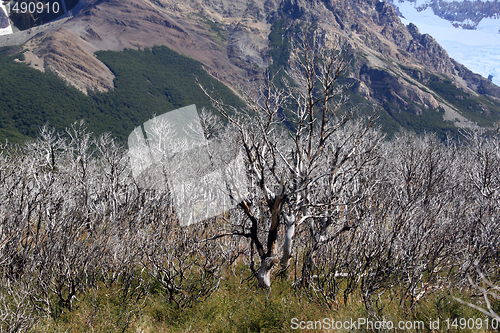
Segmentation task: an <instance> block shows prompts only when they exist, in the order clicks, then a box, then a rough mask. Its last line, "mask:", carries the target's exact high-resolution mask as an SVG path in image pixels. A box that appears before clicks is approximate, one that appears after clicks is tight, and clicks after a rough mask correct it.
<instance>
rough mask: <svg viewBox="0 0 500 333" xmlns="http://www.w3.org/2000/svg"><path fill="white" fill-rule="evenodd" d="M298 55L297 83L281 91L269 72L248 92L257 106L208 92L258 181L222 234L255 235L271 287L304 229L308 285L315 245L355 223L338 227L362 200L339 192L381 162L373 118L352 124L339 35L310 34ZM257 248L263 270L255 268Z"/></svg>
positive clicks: (263, 279)
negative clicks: (341, 215)
mask: <svg viewBox="0 0 500 333" xmlns="http://www.w3.org/2000/svg"><path fill="white" fill-rule="evenodd" d="M293 59H294V61H293V64H292V65H291V67H290V68H289V70H288V71H287V74H288V75H289V77H291V78H292V79H293V81H294V84H292V83H289V82H286V81H285V82H284V84H285V86H286V88H285V89H277V87H276V85H275V84H274V82H273V80H274V78H268V80H267V81H266V84H265V85H264V86H261V87H258V88H256V90H254V91H252V92H250V93H245V94H244V99H245V102H246V104H247V105H248V106H249V110H236V109H235V108H232V107H231V106H227V105H224V104H223V103H222V102H221V101H220V100H218V99H217V98H215V97H212V95H211V94H210V93H209V92H208V91H207V90H205V92H206V93H207V95H208V96H209V97H210V98H211V100H212V102H213V105H214V107H215V108H216V109H217V110H218V111H219V112H220V113H221V114H222V115H223V116H224V117H225V118H226V119H227V121H228V122H229V126H230V129H229V130H230V131H232V132H234V133H236V135H237V143H238V144H239V145H240V147H241V149H242V151H243V153H244V156H245V159H246V163H247V166H248V174H249V177H250V179H251V180H250V183H251V184H250V189H249V190H250V191H249V192H250V194H249V196H248V197H246V198H245V199H244V200H243V201H242V202H241V203H240V205H239V208H240V209H241V210H242V211H243V212H244V218H242V219H241V221H239V222H238V223H236V224H235V223H234V221H233V223H232V225H231V226H230V230H229V231H228V232H225V233H223V234H221V236H222V235H237V236H241V237H245V238H248V239H249V241H250V248H251V254H252V258H251V266H250V267H251V269H252V270H253V272H254V274H255V276H256V277H257V279H258V282H259V285H260V286H263V287H269V286H270V284H271V272H272V269H273V267H274V265H275V263H276V262H278V261H280V262H281V269H282V270H286V269H287V267H288V265H289V261H290V259H291V257H292V254H293V248H294V246H293V242H294V239H295V238H296V235H297V234H298V235H300V238H303V237H307V238H308V240H309V239H310V240H311V241H312V243H311V242H305V243H302V244H305V245H306V246H307V247H310V249H309V250H308V251H309V252H310V254H308V255H307V258H306V259H305V264H304V266H303V270H302V274H301V283H302V284H304V285H307V283H308V280H309V275H310V272H309V270H310V269H309V266H308V265H310V261H311V260H312V257H311V256H312V252H314V251H315V247H317V246H318V244H321V243H324V242H329V241H330V238H331V237H336V236H337V235H339V234H340V233H341V232H342V231H347V230H350V229H351V228H352V227H354V226H353V225H338V223H337V222H338V221H337V219H336V216H337V214H338V210H339V207H340V206H344V205H349V204H350V203H351V201H355V200H357V198H356V197H349V198H345V197H340V196H339V195H338V193H339V192H340V191H342V188H343V187H344V186H346V184H347V183H350V182H351V181H352V177H353V175H355V174H356V173H357V172H359V171H360V170H361V169H363V168H364V167H365V166H366V165H367V164H369V163H371V162H372V161H373V160H374V156H373V155H372V152H374V151H375V150H376V149H377V146H378V145H379V144H380V142H381V139H382V135H380V134H378V133H377V132H375V131H372V130H371V129H370V126H371V125H372V122H373V118H372V119H370V120H368V123H363V122H352V115H353V110H351V109H349V108H343V106H344V105H345V101H346V100H347V95H346V89H347V88H348V85H345V84H340V83H339V78H340V77H341V75H342V74H343V73H344V72H345V70H346V69H347V66H348V61H347V60H346V57H345V55H344V54H343V53H341V52H340V51H339V47H338V44H335V43H334V42H333V39H332V38H329V37H328V36H320V35H319V34H313V35H307V34H305V36H304V40H303V46H302V49H300V50H298V51H296V52H295V53H294V56H293ZM295 84H296V85H295ZM202 88H203V87H202ZM203 89H204V88H203ZM285 123H286V124H287V126H285V125H284V124H285ZM346 127H349V128H350V129H351V131H345V130H344V129H345V128H346ZM281 226H282V227H281ZM283 228H284V230H282V229H283ZM280 232H281V237H282V239H283V240H282V242H283V243H282V246H281V255H280V254H278V252H279V250H278V249H277V247H278V242H279V240H280ZM304 233H307V234H308V235H307V236H304ZM255 251H256V253H257V254H258V257H259V259H260V268H259V269H258V270H254V268H253V265H254V264H253V262H254V259H253V258H254V252H255ZM279 256H281V258H278V257H279Z"/></svg>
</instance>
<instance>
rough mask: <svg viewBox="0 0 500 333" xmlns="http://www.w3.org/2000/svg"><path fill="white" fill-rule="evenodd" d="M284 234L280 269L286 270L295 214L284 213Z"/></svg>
mask: <svg viewBox="0 0 500 333" xmlns="http://www.w3.org/2000/svg"><path fill="white" fill-rule="evenodd" d="M285 221H286V234H285V242H284V243H283V256H282V257H281V271H282V272H283V271H286V270H287V269H288V266H289V265H290V259H291V258H292V247H293V236H294V235H295V215H293V214H292V215H285Z"/></svg>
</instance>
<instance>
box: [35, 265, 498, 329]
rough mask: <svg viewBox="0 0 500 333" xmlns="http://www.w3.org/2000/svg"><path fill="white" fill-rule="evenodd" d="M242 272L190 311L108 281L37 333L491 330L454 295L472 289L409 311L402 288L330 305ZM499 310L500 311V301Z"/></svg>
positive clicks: (437, 296)
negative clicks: (376, 326) (380, 327)
mask: <svg viewBox="0 0 500 333" xmlns="http://www.w3.org/2000/svg"><path fill="white" fill-rule="evenodd" d="M235 271H236V273H235V274H229V275H228V276H227V277H226V278H225V279H224V280H222V281H221V286H220V288H219V289H218V290H217V291H216V292H215V293H214V294H213V295H212V296H210V297H208V298H207V299H206V300H204V301H199V302H197V303H194V305H193V306H191V307H186V308H179V307H178V306H177V305H176V304H175V303H169V302H168V301H167V300H166V298H165V297H164V296H163V295H162V294H161V293H159V292H157V291H156V290H155V288H154V287H152V288H150V289H149V290H147V291H148V292H147V293H146V292H145V291H146V290H145V289H141V288H137V286H132V287H131V285H128V288H126V287H125V286H124V284H123V283H112V284H106V283H101V284H99V286H98V287H97V288H94V289H91V290H89V291H88V292H86V293H85V295H84V296H83V297H81V298H80V299H79V300H78V301H77V302H75V306H74V310H73V311H72V312H66V313H64V314H62V315H61V316H60V317H59V319H58V320H57V321H54V320H52V319H48V320H46V321H44V322H42V323H41V324H40V325H39V326H38V327H36V329H34V330H33V332H38V331H44V332H45V331H50V332H89V331H92V332H221V333H223V332H296V331H304V332H329V331H330V330H329V329H328V328H329V327H330V326H328V325H331V324H332V323H334V324H337V325H339V323H338V322H342V323H343V325H344V328H345V325H351V321H352V322H353V323H355V324H356V325H357V326H354V327H355V328H357V330H355V331H358V332H370V331H377V330H371V329H369V328H368V327H367V325H368V324H364V325H362V324H361V322H362V320H363V318H364V319H366V321H371V322H373V323H375V322H377V321H378V322H382V321H385V322H386V323H389V322H391V323H392V324H393V325H394V326H397V325H399V323H400V322H402V325H407V327H410V326H411V327H412V329H408V330H407V331H412V332H415V331H421V332H437V331H444V330H446V328H447V326H449V328H450V330H449V331H451V332H458V331H460V332H492V330H491V329H490V330H486V329H485V328H484V326H485V325H486V318H485V316H484V315H481V314H480V313H479V312H478V311H476V310H473V309H472V308H469V307H466V306H463V305H461V304H459V303H458V302H457V301H455V300H454V299H453V298H452V296H457V297H461V298H463V299H465V300H470V298H471V297H470V295H468V293H467V292H466V291H460V290H458V289H455V290H451V291H450V290H437V291H434V292H432V293H430V294H429V295H427V296H425V297H423V298H422V299H421V300H420V302H419V303H417V304H416V305H415V306H414V307H413V308H408V306H405V302H403V304H401V302H400V297H399V296H400V294H401V293H400V290H399V289H398V287H397V286H395V287H394V288H392V289H390V290H385V292H384V293H382V294H381V295H379V296H378V298H377V299H376V301H373V302H372V303H371V305H370V307H371V310H370V311H368V310H367V307H366V306H365V304H364V302H363V301H362V299H363V298H362V295H360V294H359V293H354V294H353V296H352V297H351V298H350V299H348V300H347V302H346V303H343V302H339V303H336V304H332V306H331V307H327V306H325V305H324V304H323V303H321V302H320V301H318V299H317V298H316V297H315V296H314V295H311V294H306V293H305V291H304V290H301V289H295V288H293V286H292V285H291V284H290V281H289V280H287V279H282V280H280V279H276V280H275V281H274V283H273V285H272V288H271V290H263V289H260V288H258V287H257V286H256V283H255V281H254V280H252V279H247V277H248V276H249V274H250V273H249V271H248V270H247V269H245V268H243V267H240V268H239V269H236V270H235ZM473 302H475V303H477V300H475V301H473ZM494 307H495V308H496V309H499V304H494ZM461 318H464V319H466V320H469V319H470V318H472V319H473V320H474V327H473V328H471V326H470V325H469V328H468V327H465V328H464V329H461V327H460V323H461V322H460V320H461ZM360 320H361V321H360ZM438 321H439V323H438ZM345 322H349V323H348V324H345ZM422 323H423V324H422ZM470 323H471V322H469V324H470ZM478 323H481V327H479V324H478ZM454 324H455V325H454ZM297 325H302V327H304V328H306V329H305V330H301V329H298V330H297V329H294V327H295V328H297V327H298V328H300V326H297ZM314 325H316V328H319V325H321V326H322V329H321V330H320V329H307V327H314ZM387 325H388V324H387ZM418 325H423V326H421V327H423V329H416V327H418ZM431 325H433V326H434V327H437V325H439V329H437V330H436V329H431ZM348 328H349V327H348ZM350 328H352V326H351V327H350ZM335 331H341V332H342V331H343V332H348V331H352V330H349V329H343V330H342V329H341V330H335Z"/></svg>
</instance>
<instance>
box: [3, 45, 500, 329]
mask: <svg viewBox="0 0 500 333" xmlns="http://www.w3.org/2000/svg"><path fill="white" fill-rule="evenodd" d="M313 49H314V50H315V51H314V52H312V50H313ZM331 49H332V48H325V49H323V51H321V50H320V51H317V48H312V47H311V48H308V47H307V45H306V47H305V49H304V50H303V54H302V55H301V57H297V58H296V59H297V65H296V66H295V67H293V66H292V67H291V69H290V71H289V72H288V74H289V77H291V78H293V79H294V81H295V82H299V83H300V84H299V85H298V86H296V85H293V86H292V85H290V86H287V87H286V88H283V89H274V88H273V84H272V82H270V83H269V84H268V85H266V86H265V87H264V86H263V88H262V87H261V88H262V89H260V90H256V91H254V92H253V93H249V94H248V95H247V100H246V102H247V104H248V105H249V106H250V108H251V112H246V113H243V112H239V110H231V108H230V107H227V106H225V105H223V104H222V103H220V102H218V101H217V99H215V98H213V103H214V107H215V108H216V109H217V110H218V111H219V112H220V114H222V116H224V117H225V118H226V122H225V123H223V122H221V120H220V119H218V118H217V117H216V116H214V115H213V114H211V113H208V112H203V113H202V116H201V124H202V126H203V128H204V130H205V137H206V138H207V139H210V140H212V139H213V140H223V141H230V142H234V145H235V146H238V147H239V148H240V149H241V151H242V152H243V156H245V164H246V167H247V170H246V172H247V177H248V184H249V188H248V189H247V190H248V195H246V197H245V198H243V199H242V200H241V202H240V203H239V204H238V205H237V206H236V208H234V209H231V210H230V211H228V212H225V213H224V214H222V215H219V216H217V217H213V218H210V219H208V220H205V221H203V222H200V223H195V224H193V225H190V226H186V227H181V226H180V224H179V221H178V220H177V217H176V212H175V209H174V208H173V204H172V197H171V194H170V193H169V191H168V189H166V190H159V189H147V188H143V187H141V186H140V185H139V184H138V183H137V182H136V180H135V179H134V178H133V177H132V171H131V168H130V164H129V161H128V158H129V156H128V153H127V149H126V148H125V147H124V146H122V145H121V144H119V143H117V142H116V141H115V140H114V139H113V138H112V137H111V136H109V135H102V136H99V137H94V136H92V134H91V133H88V131H87V130H86V128H85V126H84V124H82V123H78V124H75V125H74V126H73V127H72V128H69V129H67V131H66V132H65V133H55V132H54V131H52V130H50V128H48V127H44V128H43V129H42V130H41V133H40V136H39V138H38V139H36V140H32V141H27V142H26V143H25V144H23V145H11V144H5V145H3V146H2V147H1V149H0V328H1V331H4V332H19V331H26V330H28V329H29V328H30V327H33V325H36V323H37V322H38V321H39V320H40V318H44V317H51V318H54V319H55V318H57V317H58V316H59V315H60V314H61V312H63V311H65V312H68V311H72V307H73V306H74V303H75V302H77V301H78V298H79V297H80V296H81V295H83V294H85V293H86V292H88V291H89V290H92V289H93V288H97V286H98V285H99V283H102V282H104V283H108V284H112V283H115V282H118V281H119V282H120V283H121V284H122V285H129V286H130V288H135V289H141V288H142V289H141V290H143V292H144V295H143V296H142V297H147V291H148V285H150V284H155V285H157V286H158V288H159V289H160V290H161V293H162V294H163V295H164V297H165V300H167V301H168V302H171V303H173V304H176V306H178V307H180V308H182V307H189V306H191V305H192V304H194V303H196V302H199V301H201V300H203V299H204V298H206V297H209V296H210V295H211V294H212V293H213V292H214V291H216V290H217V288H218V287H219V285H220V281H221V280H222V279H224V278H226V277H227V275H228V274H229V275H230V274H231V272H232V268H233V267H234V265H236V264H243V265H246V266H247V267H248V268H249V270H248V274H249V276H250V277H251V278H254V281H255V284H258V285H260V286H261V287H264V288H271V292H272V283H273V280H275V279H276V278H277V277H278V276H280V277H281V278H286V279H288V280H290V281H291V283H292V284H293V286H294V288H296V289H297V290H301V291H302V292H303V293H304V294H305V295H307V296H308V297H310V298H313V299H316V300H318V301H319V302H322V303H323V304H324V305H325V306H326V307H330V306H333V304H335V303H338V302H345V301H347V300H348V299H349V297H352V295H353V294H354V293H358V294H359V295H362V298H363V299H362V301H363V302H364V304H365V306H366V308H367V309H368V311H374V310H373V309H374V307H376V302H377V298H378V296H379V295H380V294H381V293H383V292H384V291H386V290H389V289H391V288H394V287H395V286H397V287H398V288H400V290H401V292H400V299H399V302H400V303H401V306H405V307H408V308H411V307H412V306H414V305H415V304H417V303H418V302H419V301H420V300H421V299H423V298H425V297H426V296H427V295H429V294H431V293H432V292H434V291H435V290H441V289H444V288H449V287H450V286H454V287H458V288H462V287H463V288H472V285H471V281H472V282H473V283H476V282H478V281H480V280H481V279H482V280H485V281H488V282H489V283H490V285H491V286H492V287H493V286H494V285H495V284H496V283H499V282H500V276H499V271H498V267H499V261H500V256H499V253H498V251H499V245H500V225H499V224H500V205H499V200H500V139H499V138H498V136H497V135H496V133H495V132H494V131H490V132H486V131H485V130H480V129H470V130H463V131H462V137H461V138H460V140H455V141H451V140H449V141H447V142H442V141H440V140H438V139H437V138H436V137H435V136H434V135H432V134H429V135H424V136H417V135H414V134H411V133H401V134H398V135H396V136H395V137H394V138H392V139H391V140H385V139H384V135H383V134H382V133H381V132H380V131H379V130H377V129H376V127H375V126H373V117H372V118H369V119H360V118H356V117H354V116H353V115H352V113H351V112H349V111H346V110H342V109H341V107H342V105H343V99H342V98H339V96H340V97H342V96H343V94H344V93H345V87H343V86H341V85H338V84H337V79H338V77H339V75H340V74H341V73H342V71H343V70H344V69H345V68H346V64H345V63H344V59H343V58H342V56H341V55H339V54H338V53H336V52H333V51H331V52H330V51H328V50H331ZM329 52H330V53H329ZM207 93H208V94H210V92H209V91H207ZM285 107H289V108H291V109H292V108H293V109H292V111H293V112H292V113H291V115H289V116H288V117H289V118H288V119H287V120H288V121H289V123H290V124H292V125H291V126H289V127H284V126H282V125H280V121H281V120H282V117H283V116H282V114H281V113H280V109H282V108H285ZM250 114H251V116H250ZM213 153H217V152H213ZM481 291H482V292H485V293H488V291H487V290H485V289H483V290H481ZM457 302H458V300H457ZM476 305H477V306H480V307H482V308H483V309H485V310H486V311H490V310H491V309H489V310H488V304H487V303H481V302H479V301H478V303H477V304H476ZM490 312H491V314H492V315H494V313H493V312H492V311H490Z"/></svg>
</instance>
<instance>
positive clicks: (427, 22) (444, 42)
mask: <svg viewBox="0 0 500 333" xmlns="http://www.w3.org/2000/svg"><path fill="white" fill-rule="evenodd" d="M455 2H461V1H456V0H455ZM483 2H486V1H483ZM429 3H430V1H429V0H417V1H416V2H396V1H394V3H392V5H393V6H395V7H397V8H398V9H399V12H400V13H401V15H402V17H401V21H402V22H403V23H404V24H409V23H413V24H415V25H416V26H417V27H418V29H419V30H420V32H421V33H424V34H429V35H431V36H432V37H434V38H435V39H436V40H437V42H438V43H439V44H440V45H441V46H442V47H443V48H444V49H445V50H446V52H447V53H448V55H449V56H450V57H451V58H453V59H455V60H456V61H458V62H460V63H462V64H463V65H465V66H466V67H467V68H469V69H470V70H471V71H473V72H474V73H477V74H479V75H481V76H483V77H485V78H488V77H489V76H490V75H491V76H492V82H493V83H495V84H496V85H497V86H500V34H499V30H500V19H497V18H493V17H490V18H483V19H482V20H481V22H479V24H478V25H477V27H476V30H465V29H462V28H455V27H454V26H453V23H454V22H450V21H448V20H445V19H443V18H440V17H439V16H437V15H435V14H434V11H433V10H432V8H430V7H427V8H425V7H426V6H425V5H426V4H429ZM422 8H425V9H422ZM461 23H463V22H461Z"/></svg>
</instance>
